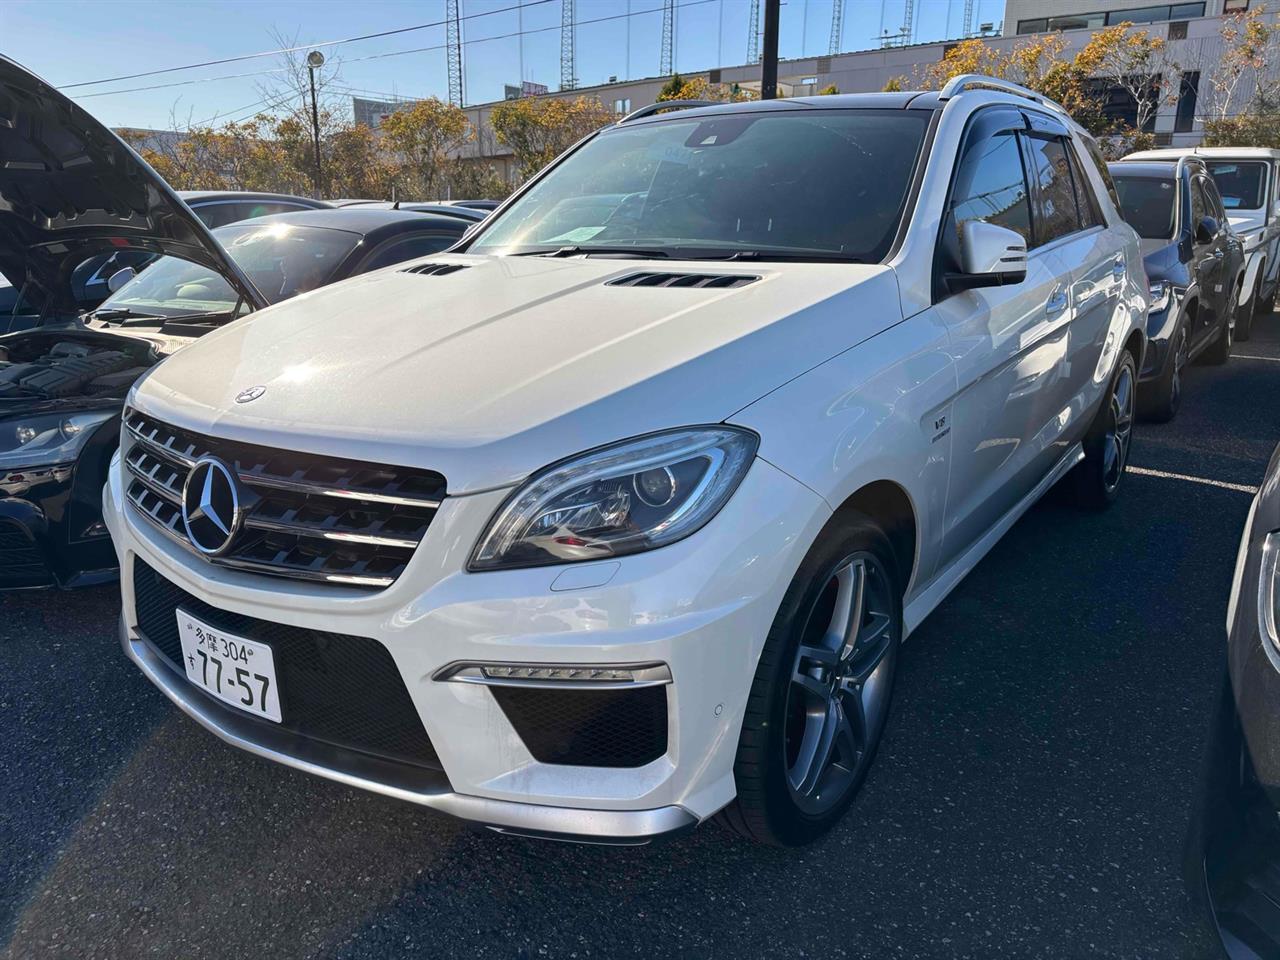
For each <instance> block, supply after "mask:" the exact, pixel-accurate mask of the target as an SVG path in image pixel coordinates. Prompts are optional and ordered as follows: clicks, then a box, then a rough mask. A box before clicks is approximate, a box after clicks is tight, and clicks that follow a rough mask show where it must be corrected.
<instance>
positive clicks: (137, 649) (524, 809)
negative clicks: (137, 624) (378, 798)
mask: <svg viewBox="0 0 1280 960" xmlns="http://www.w3.org/2000/svg"><path fill="white" fill-rule="evenodd" d="M120 642H121V645H122V646H123V647H124V652H125V654H126V655H127V656H128V657H129V659H130V660H132V661H133V662H134V663H135V664H137V666H138V668H139V669H140V670H141V671H142V672H143V674H144V675H145V676H146V677H147V679H148V680H150V681H151V682H152V683H154V684H155V685H156V686H157V687H159V688H160V690H161V691H162V692H163V693H164V694H165V696H167V697H168V698H169V699H170V700H172V701H173V702H174V703H175V704H176V705H177V706H178V708H179V709H180V710H182V712H183V713H185V714H186V715H187V716H189V717H191V719H193V720H195V721H196V722H197V723H198V724H200V725H201V726H202V727H204V728H205V729H206V730H209V731H210V732H211V733H213V734H215V735H216V736H217V737H219V738H220V739H222V740H224V741H225V742H227V743H229V744H231V745H232V746H233V747H239V748H240V749H241V750H245V751H248V752H249V753H252V754H256V755H257V756H260V757H264V758H266V759H268V760H273V761H275V762H276V763H282V764H284V765H286V766H289V767H293V768H295V769H297V770H302V771H304V772H306V773H311V774H315V775H316V776H320V777H325V778H327V779H329V780H336V781H338V782H339V783H345V784H347V785H348V786H352V787H358V788H360V789H362V790H368V791H370V792H372V793H378V794H382V795H384V796H388V797H395V798H396V799H399V800H406V801H408V802H409V803H416V804H419V805H420V806H424V807H430V808H431V809H433V810H438V811H439V812H441V813H445V814H448V815H450V816H453V817H458V818H460V819H463V820H468V821H471V822H473V823H477V824H480V825H482V826H486V827H489V828H491V829H493V830H495V831H497V832H499V833H511V834H517V835H520V836H529V837H538V838H543V839H552V840H566V841H571V842H580V843H597V844H610V845H635V844H643V843H649V842H650V841H652V840H655V839H658V838H659V837H667V836H671V835H673V834H678V833H683V832H685V831H687V830H691V829H692V828H693V827H695V826H697V824H698V818H697V817H696V816H694V815H693V814H692V813H691V812H689V811H688V810H687V809H685V808H684V807H681V806H676V805H672V806H667V807H657V808H655V809H650V810H586V809H578V808H576V807H554V806H548V805H544V804H536V803H519V802H515V801H511V800H493V799H489V798H487V797H476V796H471V795H469V794H461V793H454V792H453V790H452V789H451V787H450V785H449V781H448V778H447V777H446V776H445V775H444V774H443V773H437V772H435V771H431V770H425V769H421V768H415V767H410V766H407V765H401V764H396V763H392V762H390V761H387V760H381V759H379V758H376V757H370V756H366V755H364V754H357V753H353V752H351V751H347V750H341V749H338V748H336V747H332V746H329V745H328V744H324V743H320V742H318V741H315V740H310V739H308V738H306V737H300V736H297V735H296V734H293V733H290V732H288V731H284V730H281V731H279V732H275V731H269V732H267V734H265V735H264V732H263V731H262V730H260V729H258V725H257V724H251V723H250V722H249V721H248V720H246V721H244V722H243V723H241V722H237V720H236V718H234V717H231V716H224V715H223V714H222V711H221V710H218V711H217V712H215V709H217V708H214V707H213V705H212V702H211V701H207V700H206V699H205V698H204V697H203V696H202V695H200V694H199V692H198V691H196V690H195V688H194V687H192V686H191V685H190V684H189V683H187V682H186V680H185V679H183V678H181V677H179V676H178V674H177V672H176V671H175V670H173V669H171V668H170V667H169V666H168V665H167V664H166V663H165V662H164V660H163V659H162V658H161V657H160V656H159V655H158V654H157V653H156V652H155V651H154V650H152V649H151V648H150V647H149V646H148V645H147V644H146V643H145V642H144V641H142V640H140V639H138V638H137V637H134V636H133V635H132V634H131V633H130V632H129V628H128V626H127V625H126V624H125V621H124V617H123V615H122V616H121V618H120Z"/></svg>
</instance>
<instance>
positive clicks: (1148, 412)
mask: <svg viewBox="0 0 1280 960" xmlns="http://www.w3.org/2000/svg"><path fill="white" fill-rule="evenodd" d="M1169 346H1170V353H1169V356H1168V358H1167V359H1166V360H1165V369H1164V370H1162V371H1161V373H1160V376H1158V377H1156V379H1155V380H1152V381H1151V382H1150V383H1149V384H1147V386H1146V387H1144V388H1142V390H1141V392H1140V393H1139V395H1138V407H1139V410H1141V412H1142V417H1143V419H1144V420H1150V421H1151V422H1152V423H1168V422H1169V421H1170V420H1172V419H1173V418H1174V417H1175V416H1177V414H1178V408H1179V407H1180V406H1182V371H1183V369H1184V368H1185V367H1186V365H1187V361H1188V359H1189V353H1190V349H1191V337H1190V334H1188V333H1187V318H1186V316H1185V315H1184V316H1183V317H1182V318H1181V319H1180V320H1179V321H1178V326H1177V329H1175V330H1174V331H1173V337H1172V338H1171V339H1170V342H1169Z"/></svg>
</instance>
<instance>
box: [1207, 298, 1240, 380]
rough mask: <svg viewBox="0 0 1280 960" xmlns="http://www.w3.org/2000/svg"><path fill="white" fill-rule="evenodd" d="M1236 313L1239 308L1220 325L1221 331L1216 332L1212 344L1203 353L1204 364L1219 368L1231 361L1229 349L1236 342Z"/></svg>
mask: <svg viewBox="0 0 1280 960" xmlns="http://www.w3.org/2000/svg"><path fill="white" fill-rule="evenodd" d="M1238 311H1239V308H1238V307H1237V308H1236V309H1235V310H1233V311H1231V313H1230V314H1228V315H1227V320H1226V322H1225V323H1224V324H1223V325H1222V329H1221V330H1219V331H1218V335H1217V336H1216V337H1215V338H1214V340H1213V343H1211V344H1209V347H1208V349H1206V350H1205V352H1204V362H1205V363H1208V364H1213V365H1214V366H1220V365H1222V364H1224V363H1226V362H1227V361H1228V360H1230V359H1231V348H1232V346H1234V345H1235V341H1236V314H1237V312H1238Z"/></svg>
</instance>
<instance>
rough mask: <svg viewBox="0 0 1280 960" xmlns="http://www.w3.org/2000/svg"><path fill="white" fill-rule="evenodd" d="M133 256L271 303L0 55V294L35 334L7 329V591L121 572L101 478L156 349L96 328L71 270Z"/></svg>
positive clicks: (127, 153)
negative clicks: (157, 258) (178, 263)
mask: <svg viewBox="0 0 1280 960" xmlns="http://www.w3.org/2000/svg"><path fill="white" fill-rule="evenodd" d="M130 251H137V252H139V253H142V254H146V255H172V256H176V257H181V258H182V259H184V260H187V261H190V262H192V263H195V264H199V265H201V266H204V267H207V268H209V269H210V270H214V271H216V272H217V273H218V274H219V275H220V276H222V277H223V278H225V280H226V282H227V283H228V284H230V285H231V286H232V287H233V288H234V289H235V291H236V293H237V295H238V296H239V297H240V298H241V299H242V300H243V303H244V305H245V306H246V308H255V307H259V306H262V305H263V304H265V302H266V301H265V300H264V299H263V297H262V295H261V294H260V293H259V292H258V290H257V289H256V287H255V286H254V284H253V282H252V280H250V279H249V277H248V276H247V275H246V274H245V273H244V271H243V270H241V269H240V267H239V266H237V264H236V263H235V262H234V261H233V260H231V258H230V257H229V256H227V254H226V252H225V251H224V250H223V249H222V247H220V246H219V244H218V242H217V241H216V240H215V239H214V238H213V235H212V234H211V233H210V232H209V229H208V228H207V227H206V226H205V225H204V224H203V223H202V222H201V221H200V220H199V219H198V218H197V217H196V215H195V214H194V213H192V212H191V210H190V208H188V207H187V205H186V204H184V203H183V202H182V201H181V200H180V199H179V198H178V197H177V195H176V194H175V193H174V192H173V190H172V189H171V188H170V187H169V185H168V184H166V183H165V182H164V180H162V179H161V178H160V176H159V175H158V174H156V172H155V171H154V170H152V169H151V168H150V167H149V166H148V165H147V164H146V163H145V162H144V161H143V160H142V159H141V158H140V157H139V156H138V155H137V154H136V153H134V152H133V151H132V150H131V149H130V148H129V147H128V146H127V145H126V144H125V143H124V142H123V141H122V140H120V138H119V137H117V136H116V135H115V134H113V133H112V132H111V131H110V130H108V129H107V128H106V127H104V126H103V125H102V124H100V123H99V122H98V121H97V120H95V119H94V118H93V117H91V116H90V115H89V114H88V113H86V112H85V111H84V110H83V109H81V108H80V107H78V106H77V105H76V104H74V103H72V102H71V101H70V100H69V99H67V98H66V97H65V96H63V95H62V94H61V93H59V92H58V91H57V90H55V89H54V88H53V87H51V86H50V85H49V84H47V83H45V82H44V81H42V80H41V79H39V78H38V77H36V76H34V75H32V74H31V73H29V72H28V71H26V70H24V69H23V68H22V67H20V66H19V65H18V64H16V63H14V62H13V61H12V60H9V59H7V58H5V57H0V276H3V278H4V280H5V281H6V284H5V286H6V288H7V290H6V291H5V292H6V296H5V297H4V298H0V299H2V300H3V302H4V303H5V304H6V305H7V308H8V310H9V311H10V312H11V313H15V314H16V313H19V312H21V313H22V314H23V315H24V316H25V317H26V318H27V323H25V324H24V326H29V327H31V328H32V329H29V330H27V331H25V332H22V333H15V334H10V335H8V336H3V337H0V588H3V587H22V586H46V585H49V584H52V583H59V584H63V585H71V584H75V583H82V582H92V581H94V580H96V579H106V578H108V577H110V576H111V575H112V572H113V568H114V566H115V556H114V552H113V551H112V549H111V545H110V542H109V540H108V538H107V533H106V529H105V528H104V527H103V525H102V520H101V506H100V501H101V488H102V479H103V477H104V476H105V474H106V467H107V463H108V461H109V459H110V457H111V454H112V453H113V452H114V450H115V447H116V442H117V434H118V417H119V411H120V407H121V404H122V401H123V398H124V396H125V394H126V393H127V391H128V389H129V387H130V386H131V385H132V383H133V382H134V381H135V380H136V379H137V378H138V376H140V375H141V374H142V373H143V372H145V371H146V370H147V369H148V368H149V367H150V366H151V365H153V364H154V363H156V362H157V361H158V360H159V359H160V358H161V356H162V355H163V351H162V349H157V346H156V344H155V343H153V342H148V341H147V340H145V339H139V338H137V337H128V336H121V335H117V334H113V333H110V332H104V331H99V330H92V329H89V327H88V326H86V325H85V324H84V323H83V322H82V321H81V319H80V317H79V305H78V304H77V302H76V298H75V296H74V293H73V289H72V275H73V273H74V272H75V270H76V268H77V267H78V266H80V265H81V264H83V263H85V262H86V261H88V260H90V259H92V258H95V257H97V258H101V257H102V256H103V255H104V254H111V253H117V252H130ZM6 328H7V327H6Z"/></svg>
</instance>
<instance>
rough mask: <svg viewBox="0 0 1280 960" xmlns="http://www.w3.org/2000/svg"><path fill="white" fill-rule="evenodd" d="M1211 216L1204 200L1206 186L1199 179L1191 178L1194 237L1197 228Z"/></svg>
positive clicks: (1191, 225) (1192, 228)
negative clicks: (1204, 219) (1205, 218)
mask: <svg viewBox="0 0 1280 960" xmlns="http://www.w3.org/2000/svg"><path fill="white" fill-rule="evenodd" d="M1208 215H1209V207H1208V205H1207V204H1206V203H1205V199H1204V185H1203V184H1202V183H1201V182H1200V178H1199V177H1192V178H1191V223H1190V224H1188V226H1190V228H1191V232H1192V235H1193V236H1194V235H1195V230H1196V227H1197V226H1198V225H1199V223H1200V221H1201V219H1203V218H1204V217H1207V216H1208Z"/></svg>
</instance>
